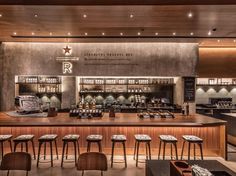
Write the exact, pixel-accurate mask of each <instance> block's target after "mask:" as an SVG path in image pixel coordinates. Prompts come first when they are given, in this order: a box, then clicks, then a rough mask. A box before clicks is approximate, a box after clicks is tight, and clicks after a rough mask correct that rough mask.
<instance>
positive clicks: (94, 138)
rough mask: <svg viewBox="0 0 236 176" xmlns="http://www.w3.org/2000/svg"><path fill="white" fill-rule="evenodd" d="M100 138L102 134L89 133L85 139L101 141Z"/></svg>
mask: <svg viewBox="0 0 236 176" xmlns="http://www.w3.org/2000/svg"><path fill="white" fill-rule="evenodd" d="M101 140H102V135H98V134H91V135H88V136H87V141H101Z"/></svg>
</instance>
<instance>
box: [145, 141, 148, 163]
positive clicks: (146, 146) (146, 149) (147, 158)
mask: <svg viewBox="0 0 236 176" xmlns="http://www.w3.org/2000/svg"><path fill="white" fill-rule="evenodd" d="M145 148H146V159H148V146H147V143H146V142H145Z"/></svg>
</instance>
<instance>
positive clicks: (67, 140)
mask: <svg viewBox="0 0 236 176" xmlns="http://www.w3.org/2000/svg"><path fill="white" fill-rule="evenodd" d="M79 138H80V136H79V135H77V134H68V135H66V136H64V137H63V138H62V141H63V148H62V159H61V167H63V162H64V153H65V148H66V159H67V158H68V145H69V143H70V142H71V143H73V144H74V155H75V165H76V162H77V150H78V155H79V154H80V150H79Z"/></svg>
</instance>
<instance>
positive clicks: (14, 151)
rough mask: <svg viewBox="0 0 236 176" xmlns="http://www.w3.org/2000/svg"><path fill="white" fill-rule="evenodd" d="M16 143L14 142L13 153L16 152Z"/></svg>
mask: <svg viewBox="0 0 236 176" xmlns="http://www.w3.org/2000/svg"><path fill="white" fill-rule="evenodd" d="M17 144H18V143H17V142H14V152H16V146H17Z"/></svg>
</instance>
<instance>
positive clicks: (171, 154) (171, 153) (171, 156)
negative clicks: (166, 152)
mask: <svg viewBox="0 0 236 176" xmlns="http://www.w3.org/2000/svg"><path fill="white" fill-rule="evenodd" d="M172 145H173V144H172V143H170V159H171V160H172V158H173V152H172Z"/></svg>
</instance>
